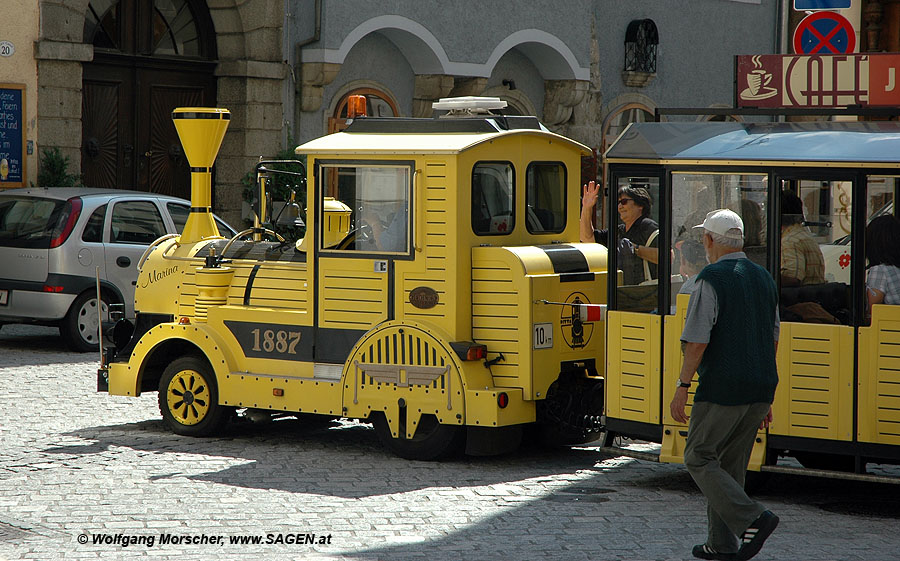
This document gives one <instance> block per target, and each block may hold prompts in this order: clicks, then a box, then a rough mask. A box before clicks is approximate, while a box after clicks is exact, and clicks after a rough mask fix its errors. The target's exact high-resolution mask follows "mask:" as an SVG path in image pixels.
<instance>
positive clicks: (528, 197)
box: [525, 162, 566, 234]
mask: <svg viewBox="0 0 900 561" xmlns="http://www.w3.org/2000/svg"><path fill="white" fill-rule="evenodd" d="M525 213H526V216H525V218H526V221H525V222H526V226H527V228H528V231H529V232H531V233H532V234H549V233H555V234H558V233H559V232H562V231H563V230H565V228H566V166H564V165H563V164H562V163H537V162H534V163H531V164H529V166H528V171H527V172H526V174H525Z"/></svg>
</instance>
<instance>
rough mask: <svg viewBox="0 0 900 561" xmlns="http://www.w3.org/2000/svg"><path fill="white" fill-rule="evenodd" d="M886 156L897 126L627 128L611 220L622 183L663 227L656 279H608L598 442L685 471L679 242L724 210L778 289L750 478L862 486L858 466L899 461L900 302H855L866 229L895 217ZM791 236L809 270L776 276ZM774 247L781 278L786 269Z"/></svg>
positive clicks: (897, 148) (896, 142) (899, 181)
mask: <svg viewBox="0 0 900 561" xmlns="http://www.w3.org/2000/svg"><path fill="white" fill-rule="evenodd" d="M898 155H900V126H898V124H897V123H894V122H797V123H737V122H730V123H725V122H663V123H640V124H638V123H636V124H633V125H631V126H630V127H629V128H628V129H627V130H626V131H625V132H624V133H623V134H622V135H621V136H620V137H619V139H618V140H617V142H616V143H615V144H614V145H612V146H611V147H610V149H609V150H608V151H607V153H606V162H607V164H608V166H609V172H608V173H609V193H610V197H608V198H607V201H608V204H607V211H608V212H607V220H609V221H613V220H615V218H616V217H615V214H614V213H615V208H614V205H615V201H616V199H614V198H611V197H615V194H616V192H617V190H618V188H619V187H622V186H626V185H632V186H634V185H639V186H642V187H644V188H645V189H647V190H648V191H649V193H650V195H651V198H652V199H653V201H654V205H653V208H652V215H651V217H652V218H653V219H654V220H656V221H657V222H658V223H659V235H658V247H659V248H660V249H659V254H660V255H666V254H668V255H669V258H668V259H660V260H659V264H658V271H657V272H658V275H657V276H656V278H655V279H653V281H652V283H651V282H646V281H645V282H644V283H640V284H637V285H633V284H632V285H626V284H624V283H623V282H622V277H621V275H619V276H618V277H617V276H616V275H612V276H611V277H610V281H611V282H610V286H609V294H608V300H609V314H608V325H607V329H608V334H607V339H608V341H609V349H608V356H607V365H606V371H605V379H606V404H605V405H606V408H605V415H606V417H605V426H606V429H607V433H606V438H605V444H606V445H607V446H610V447H612V448H613V449H618V450H619V451H620V452H621V451H623V450H621V444H622V441H621V439H617V437H622V436H625V437H631V438H636V439H641V440H646V441H651V442H657V443H660V445H661V447H660V450H659V452H658V454H656V453H655V452H652V453H651V454H650V455H649V456H646V455H644V457H649V458H650V459H658V460H660V461H664V462H680V461H681V458H682V453H683V450H684V444H685V437H686V434H687V426H686V425H682V424H679V423H677V422H676V421H675V420H674V419H673V418H672V417H671V414H670V413H669V407H668V404H669V401H671V399H672V395H673V393H674V391H675V385H676V380H677V379H678V375H679V371H680V368H681V362H682V353H681V348H680V335H681V330H682V327H683V325H684V319H685V314H686V310H687V303H688V300H689V296H687V295H685V294H679V292H682V290H681V288H682V287H683V286H684V283H685V282H686V281H687V280H688V278H689V276H690V274H692V273H694V272H695V271H691V267H690V264H689V263H688V261H689V257H690V256H689V254H690V251H684V250H686V249H688V248H687V247H686V245H685V244H688V245H689V244H691V243H692V242H690V241H689V240H690V239H691V233H690V230H691V227H692V226H693V225H695V224H700V223H701V222H702V219H703V217H704V216H705V214H706V212H707V211H709V210H712V209H715V208H730V209H732V210H734V211H735V212H737V213H738V214H740V215H741V216H742V218H743V221H744V225H745V243H744V247H745V252H746V253H747V256H748V258H750V259H751V260H753V261H755V262H756V263H758V264H759V265H762V266H763V267H766V268H767V269H768V270H769V271H771V273H772V275H773V277H774V278H775V279H776V281H777V283H778V287H779V310H780V315H781V330H780V339H779V345H778V352H777V365H778V375H779V384H778V389H777V392H776V395H775V402H774V404H773V412H774V423H773V424H772V425H771V426H770V427H769V429H768V431H760V433H759V434H758V438H757V441H756V446H755V449H754V451H753V455H752V458H751V461H750V470H753V471H762V472H789V473H818V474H823V475H831V476H836V477H847V478H860V477H873V475H872V474H869V475H864V474H866V466H867V465H869V466H872V465H874V464H885V463H898V461H900V307H897V306H887V305H875V306H873V309H872V310H871V311H869V310H867V305H866V299H865V279H866V259H865V256H866V248H865V230H866V225H867V224H868V223H869V221H870V220H871V219H872V218H873V217H874V216H876V215H880V214H884V213H886V212H893V208H894V204H893V201H894V200H895V199H896V197H897V195H898V191H900V157H898ZM783 191H785V192H789V193H791V194H792V195H784V194H782V192H783ZM784 197H790V198H792V199H793V200H795V201H796V200H797V199H798V198H799V203H802V211H803V215H802V216H796V215H792V214H790V213H791V212H795V211H796V210H795V211H789V210H788V209H787V208H782V200H783V199H784ZM799 203H798V204H799ZM785 204H786V206H787V203H785ZM792 218H793V219H792ZM613 223H614V222H613ZM792 223H796V225H794V226H792V225H791V224H792ZM789 228H796V229H802V230H803V231H805V233H806V235H808V236H811V237H812V238H813V239H814V240H815V242H816V244H815V245H817V246H818V248H819V251H820V253H821V258H820V259H818V260H816V259H813V260H812V262H818V265H814V264H809V265H808V267H809V268H810V271H802V272H801V273H795V272H791V271H783V270H782V261H783V259H782V249H783V248H782V242H781V239H782V235H783V234H782V232H783V231H787V230H788V229H789ZM615 235H616V232H615V230H613V232H612V234H611V239H610V242H609V243H610V244H615V243H616V242H617V240H615ZM610 247H614V245H610ZM813 247H815V246H813ZM784 249H785V252H787V253H788V254H789V255H786V256H785V263H788V262H789V264H786V267H787V268H788V269H790V267H791V266H794V265H796V263H794V261H792V260H793V254H792V253H791V250H790V249H788V248H787V246H785V248H784ZM617 258H618V256H617V255H616V252H610V259H609V267H610V270H615V269H616V268H617V267H619V268H621V267H620V265H619V264H618V263H617ZM823 262H824V267H822V266H821V265H822V264H823ZM801 267H802V266H801ZM813 268H815V269H816V270H815V271H813V270H812V269H813ZM797 276H801V277H804V278H803V282H802V283H798V282H797V281H798V279H797V278H795V277H797ZM869 314H871V318H869ZM690 393H691V395H693V392H692V391H691V392H690ZM689 403H690V402H689ZM688 412H689V411H688ZM625 448H628V446H625ZM624 452H625V453H632V452H629V451H628V450H624ZM632 454H633V455H637V456H642V454H641V453H640V452H637V453H632ZM876 471H877V470H876Z"/></svg>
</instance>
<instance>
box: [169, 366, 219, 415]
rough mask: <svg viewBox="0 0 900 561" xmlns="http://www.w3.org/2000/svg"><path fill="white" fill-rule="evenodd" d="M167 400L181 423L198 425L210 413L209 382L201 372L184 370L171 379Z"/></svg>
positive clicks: (170, 408) (173, 413)
mask: <svg viewBox="0 0 900 561" xmlns="http://www.w3.org/2000/svg"><path fill="white" fill-rule="evenodd" d="M166 401H168V404H169V411H171V412H172V415H173V416H174V417H175V419H176V420H177V421H178V422H179V423H181V424H184V425H196V424H197V423H199V422H200V421H202V420H203V419H205V418H206V415H207V413H209V403H210V402H209V384H207V382H206V380H204V379H203V376H201V375H200V373H199V372H195V371H193V370H182V371H181V372H178V373H177V374H175V376H174V377H173V378H172V380H170V381H169V387H168V388H166Z"/></svg>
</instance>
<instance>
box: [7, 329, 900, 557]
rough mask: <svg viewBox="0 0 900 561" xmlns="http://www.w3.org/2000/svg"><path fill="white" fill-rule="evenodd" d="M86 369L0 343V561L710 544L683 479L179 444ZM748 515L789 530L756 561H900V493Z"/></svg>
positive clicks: (812, 490) (44, 334) (583, 468)
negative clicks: (768, 516) (771, 516)
mask: <svg viewBox="0 0 900 561" xmlns="http://www.w3.org/2000/svg"><path fill="white" fill-rule="evenodd" d="M96 360H97V359H96V356H94V355H80V354H73V353H68V352H65V351H64V350H63V346H62V343H61V341H60V339H59V337H58V336H57V335H56V332H55V330H52V329H45V328H36V327H17V326H5V327H3V329H2V331H0V419H2V421H0V423H2V426H0V559H10V560H11V559H41V560H56V559H132V558H141V559H144V558H146V559H179V560H217V561H222V560H230V559H242V560H244V559H265V560H289V559H290V560H293V559H329V560H335V559H346V560H372V559H385V560H394V559H436V560H442V559H466V560H480V559H508V560H516V561H523V560H530V559H565V560H567V561H577V560H588V559H690V549H691V546H692V545H693V544H695V543H699V542H702V541H703V539H704V533H705V506H704V503H703V498H702V496H701V495H700V494H699V492H698V491H697V490H696V488H695V487H694V486H693V483H692V482H691V480H690V477H689V476H688V475H687V473H686V472H685V470H684V469H683V468H682V467H681V466H673V465H665V464H655V463H649V462H642V461H636V460H632V459H629V458H609V457H605V456H603V455H602V454H601V453H599V452H598V451H597V449H596V448H591V447H585V448H581V449H562V450H550V451H548V450H543V449H534V448H532V449H525V450H522V451H520V452H518V453H516V454H514V455H511V456H506V457H501V458H466V459H459V460H456V461H450V462H445V463H426V462H409V461H405V460H402V459H399V458H396V457H393V456H391V455H390V454H389V453H387V452H386V451H385V450H384V449H382V448H381V446H380V445H379V444H378V443H377V441H376V439H375V435H374V432H373V431H372V430H371V428H370V427H369V426H368V425H363V424H357V423H343V424H337V423H333V424H331V425H330V426H304V425H302V424H300V423H299V422H297V421H277V422H274V423H270V424H269V425H267V426H259V425H250V424H245V425H238V426H234V427H231V428H230V429H229V430H228V432H227V433H225V434H224V435H222V436H221V437H219V438H210V439H192V438H186V437H179V436H175V435H173V434H170V433H169V432H167V431H166V430H165V429H164V428H163V426H162V424H161V421H160V419H159V413H158V411H157V408H156V395H155V394H150V395H145V396H143V397H142V398H140V399H130V398H121V397H110V396H108V395H106V394H98V393H96V392H95V369H96ZM759 497H760V498H761V500H762V501H763V502H765V503H766V504H768V505H769V506H770V507H771V508H772V510H773V511H775V512H776V513H777V514H779V515H780V516H781V520H782V522H781V526H779V528H778V530H777V531H776V533H775V534H774V535H773V536H772V537H771V538H770V540H769V542H768V543H767V544H766V547H765V548H764V549H763V551H762V553H761V554H760V555H759V556H758V559H840V560H849V559H866V560H871V559H897V556H898V550H900V534H898V532H897V528H898V518H900V485H878V484H869V483H847V482H838V481H829V480H823V479H813V478H799V477H788V476H774V477H773V478H772V479H770V481H769V483H768V485H767V486H766V487H765V488H764V490H763V491H762V492H761V494H760V495H759ZM297 535H302V536H303V537H302V538H301V539H300V540H299V541H301V542H304V543H290V542H296V541H298V540H296V539H295V538H296V537H297ZM307 535H312V538H311V540H312V541H313V542H314V543H305V542H306V541H307V540H309V539H310V538H307V537H306V536H307ZM161 536H168V538H169V541H168V543H161ZM254 538H256V539H260V540H262V541H263V543H260V544H255V545H251V544H246V545H238V544H232V543H231V541H230V540H232V539H254ZM269 538H270V539H271V541H272V542H274V543H265V542H266V540H267V539H269ZM151 539H152V540H153V541H152V543H151V542H150V540H151ZM186 539H188V540H191V539H197V540H201V541H203V543H191V542H185V543H178V542H179V541H184V540H186ZM96 540H99V541H100V543H97V542H96ZM82 541H86V542H87V543H81V542H82ZM132 542H135V543H132ZM210 542H211V543H210Z"/></svg>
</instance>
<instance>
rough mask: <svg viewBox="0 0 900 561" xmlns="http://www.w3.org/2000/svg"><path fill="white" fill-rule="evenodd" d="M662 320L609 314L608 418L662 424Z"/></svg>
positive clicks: (657, 317) (642, 316) (640, 315)
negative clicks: (660, 412) (660, 414)
mask: <svg viewBox="0 0 900 561" xmlns="http://www.w3.org/2000/svg"><path fill="white" fill-rule="evenodd" d="M660 319H661V318H660V316H658V315H656V314H640V313H635V312H620V311H611V312H609V315H608V318H607V323H608V335H607V340H608V341H610V342H611V343H610V344H609V345H608V347H607V353H608V355H607V356H608V359H607V368H606V372H607V375H606V414H607V416H608V417H613V418H615V419H624V420H628V421H638V422H641V423H659V422H660V416H659V411H660V383H661V381H662V379H661V378H662V376H661V373H660V356H659V354H660V344H661V341H660V337H661V335H662V322H661V321H660ZM673 387H674V386H673Z"/></svg>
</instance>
